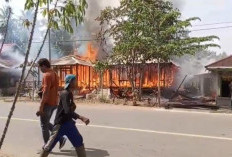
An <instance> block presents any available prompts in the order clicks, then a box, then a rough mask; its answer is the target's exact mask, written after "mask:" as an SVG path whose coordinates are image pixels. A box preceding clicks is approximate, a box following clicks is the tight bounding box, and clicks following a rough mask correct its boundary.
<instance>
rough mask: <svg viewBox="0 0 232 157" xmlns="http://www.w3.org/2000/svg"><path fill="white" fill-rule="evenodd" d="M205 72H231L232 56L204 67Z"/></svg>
mask: <svg viewBox="0 0 232 157" xmlns="http://www.w3.org/2000/svg"><path fill="white" fill-rule="evenodd" d="M205 68H206V69H207V70H210V71H213V70H232V55H231V56H229V57H226V58H224V59H221V60H218V61H216V62H214V63H211V64H209V65H207V66H205Z"/></svg>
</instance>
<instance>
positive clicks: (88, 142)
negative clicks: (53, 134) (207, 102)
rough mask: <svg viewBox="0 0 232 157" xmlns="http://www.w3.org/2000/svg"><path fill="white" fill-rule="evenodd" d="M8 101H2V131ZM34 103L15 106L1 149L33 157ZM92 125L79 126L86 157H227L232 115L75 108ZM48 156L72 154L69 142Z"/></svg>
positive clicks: (36, 142)
mask: <svg viewBox="0 0 232 157" xmlns="http://www.w3.org/2000/svg"><path fill="white" fill-rule="evenodd" d="M10 105H11V103H6V102H1V101H0V131H2V130H3V127H4V124H5V121H6V116H7V114H8V111H9V110H10ZM37 108H38V104H36V103H30V102H26V103H22V102H20V103H18V104H17V108H16V111H15V113H14V116H13V119H12V121H11V125H10V128H9V132H8V134H7V136H6V139H5V143H4V146H3V148H2V149H3V151H4V152H6V153H9V154H12V155H14V156H15V157H37V156H38V155H37V152H38V150H39V149H40V148H41V146H42V136H41V129H40V124H39V121H38V118H37V117H36V116H35V112H36V110H37ZM77 110H78V113H79V114H81V115H85V116H87V117H89V118H90V120H91V125H89V126H84V125H82V124H81V122H80V121H78V122H77V127H78V128H79V130H80V132H81V134H82V136H83V137H84V143H85V146H86V151H87V156H88V157H218V156H220V157H231V156H232V115H230V114H215V113H208V112H195V111H181V110H168V111H167V110H162V109H154V108H139V107H125V106H113V105H78V108H77ZM49 156H51V157H55V156H60V157H68V156H76V155H75V151H74V149H73V148H72V146H71V144H70V142H67V144H66V145H65V147H64V148H63V150H62V151H60V150H59V149H58V148H57V146H56V148H55V149H54V150H53V153H52V154H51V155H49Z"/></svg>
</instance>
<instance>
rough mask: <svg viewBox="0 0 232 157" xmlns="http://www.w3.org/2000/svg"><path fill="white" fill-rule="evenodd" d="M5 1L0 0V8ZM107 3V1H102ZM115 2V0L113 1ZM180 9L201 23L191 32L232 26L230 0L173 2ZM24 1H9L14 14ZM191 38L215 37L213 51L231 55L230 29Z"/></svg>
mask: <svg viewBox="0 0 232 157" xmlns="http://www.w3.org/2000/svg"><path fill="white" fill-rule="evenodd" d="M4 1H5V0H0V6H2V5H3V3H4ZM104 1H108V0H104ZM113 1H116V0H113ZM174 1H175V3H176V4H177V5H178V6H179V7H180V9H181V11H182V14H183V18H188V17H195V16H197V17H200V18H201V21H198V22H196V23H194V26H193V28H192V29H193V30H199V29H208V28H215V27H224V26H232V16H231V15H232V0H174ZM24 2H25V0H11V2H10V5H11V6H12V8H13V9H14V13H15V14H20V10H22V9H23V7H24ZM222 22H231V23H227V24H218V25H206V26H195V25H204V24H211V23H222ZM191 35H193V36H206V35H217V36H218V37H219V38H220V41H219V42H217V43H218V44H219V45H220V46H221V49H214V50H215V51H217V52H218V53H220V52H226V53H227V54H231V55H232V44H231V43H232V41H231V40H232V28H225V29H214V30H202V31H194V32H193V33H191Z"/></svg>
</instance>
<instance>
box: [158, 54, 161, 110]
mask: <svg viewBox="0 0 232 157" xmlns="http://www.w3.org/2000/svg"><path fill="white" fill-rule="evenodd" d="M160 95H161V94H160V58H158V107H160Z"/></svg>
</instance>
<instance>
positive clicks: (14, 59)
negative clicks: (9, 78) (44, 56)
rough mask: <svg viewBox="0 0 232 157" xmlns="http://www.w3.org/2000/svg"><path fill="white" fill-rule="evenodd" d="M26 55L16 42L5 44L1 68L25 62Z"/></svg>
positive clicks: (12, 66) (1, 54)
mask: <svg viewBox="0 0 232 157" xmlns="http://www.w3.org/2000/svg"><path fill="white" fill-rule="evenodd" d="M0 44H1V43H0ZM24 56H25V54H24V53H23V51H22V50H21V49H20V48H19V47H18V46H17V45H16V44H4V45H3V49H2V52H1V53H0V68H15V67H17V66H19V65H20V64H21V63H22V62H23V59H24Z"/></svg>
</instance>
